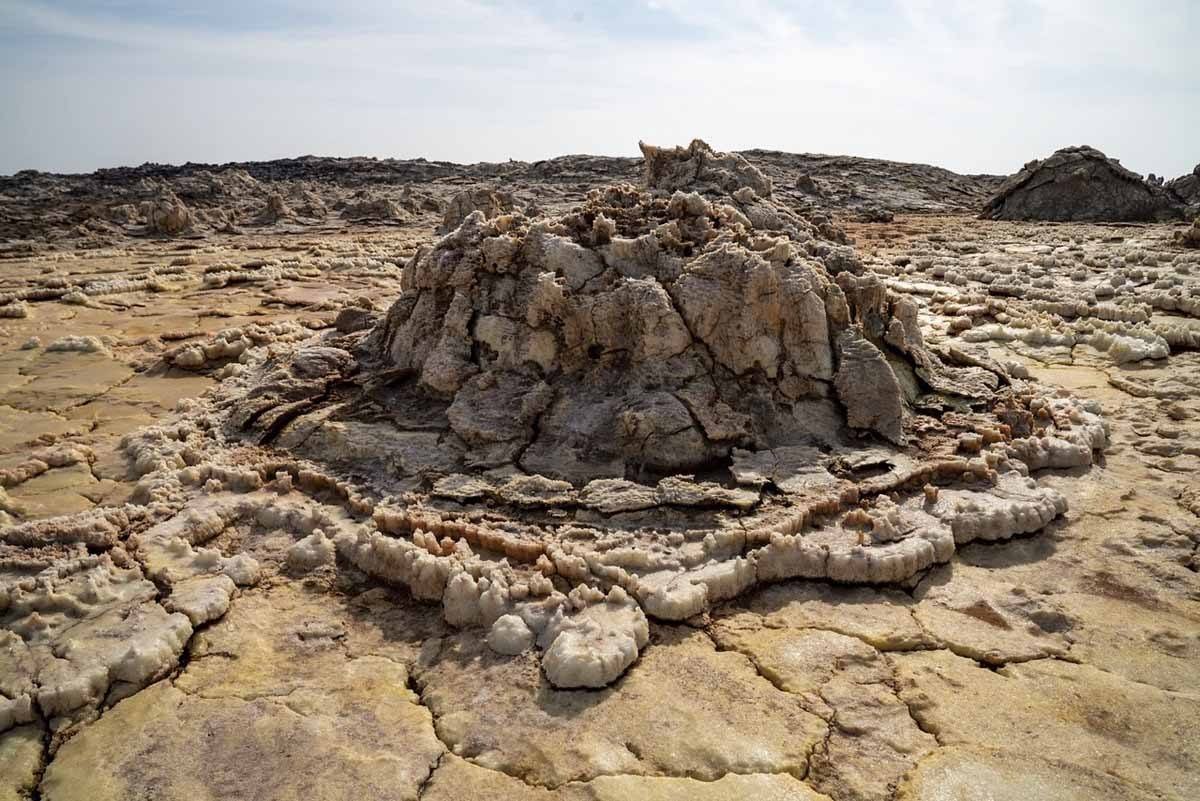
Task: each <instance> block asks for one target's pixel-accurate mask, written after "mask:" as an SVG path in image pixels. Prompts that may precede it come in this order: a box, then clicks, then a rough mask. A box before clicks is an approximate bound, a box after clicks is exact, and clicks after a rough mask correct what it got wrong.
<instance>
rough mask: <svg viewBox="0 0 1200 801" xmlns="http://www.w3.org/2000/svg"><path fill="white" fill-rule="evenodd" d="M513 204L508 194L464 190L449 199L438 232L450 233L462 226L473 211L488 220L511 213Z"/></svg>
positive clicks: (486, 189) (485, 190)
mask: <svg viewBox="0 0 1200 801" xmlns="http://www.w3.org/2000/svg"><path fill="white" fill-rule="evenodd" d="M513 204H514V201H513V196H512V195H511V194H510V193H508V192H504V191H500V190H497V189H488V188H479V189H467V190H464V191H462V192H459V193H458V194H456V195H455V196H454V197H453V198H451V199H450V203H449V205H448V206H447V208H446V213H445V215H443V217H442V227H441V228H439V229H438V231H439V232H440V233H443V234H447V233H450V232H451V231H453V230H454V229H455V228H457V227H458V226H460V225H462V221H463V220H465V219H467V215H469V214H470V213H471V212H473V211H478V212H482V213H483V216H484V217H486V218H487V219H489V220H490V219H491V218H493V217H495V216H496V215H498V214H504V213H507V212H510V211H512V210H513V207H514V205H513Z"/></svg>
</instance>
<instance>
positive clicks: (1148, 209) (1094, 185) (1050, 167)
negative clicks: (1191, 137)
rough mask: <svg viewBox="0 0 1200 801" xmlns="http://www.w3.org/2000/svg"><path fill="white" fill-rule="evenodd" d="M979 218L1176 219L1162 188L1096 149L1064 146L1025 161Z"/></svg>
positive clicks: (1174, 207)
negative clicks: (1039, 157) (1045, 157)
mask: <svg viewBox="0 0 1200 801" xmlns="http://www.w3.org/2000/svg"><path fill="white" fill-rule="evenodd" d="M981 216H983V217H984V218H990V219H994V220H1049V221H1061V222H1079V221H1095V222H1149V221H1153V220H1164V219H1172V218H1175V217H1178V216H1179V209H1178V204H1177V202H1176V201H1175V200H1174V198H1173V197H1172V195H1171V194H1170V193H1169V192H1167V191H1165V190H1164V189H1163V188H1162V187H1160V186H1157V185H1155V184H1153V183H1150V182H1148V181H1145V180H1143V179H1142V177H1141V176H1140V175H1138V174H1137V173H1135V172H1133V171H1131V170H1128V169H1126V168H1125V167H1122V166H1121V164H1120V162H1118V161H1117V160H1116V159H1110V158H1108V157H1107V156H1105V155H1104V154H1103V153H1101V152H1100V151H1099V150H1096V149H1094V148H1091V147H1088V146H1086V145H1083V146H1080V147H1067V148H1063V149H1062V150H1058V151H1056V152H1055V153H1054V154H1053V155H1051V156H1050V157H1049V158H1047V159H1044V160H1041V161H1037V160H1035V161H1031V162H1029V163H1028V164H1026V165H1025V166H1024V167H1022V168H1021V171H1020V172H1018V173H1017V174H1015V175H1013V176H1012V177H1010V178H1009V179H1008V180H1007V181H1005V182H1004V183H1003V184H1002V185H1001V186H1000V188H999V189H998V190H997V191H996V194H995V195H994V196H993V197H992V198H991V199H990V200H989V201H988V202H987V205H986V206H984V209H983V214H982V215H981Z"/></svg>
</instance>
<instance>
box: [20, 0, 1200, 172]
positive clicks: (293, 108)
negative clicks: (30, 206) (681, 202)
mask: <svg viewBox="0 0 1200 801" xmlns="http://www.w3.org/2000/svg"><path fill="white" fill-rule="evenodd" d="M1198 32H1200V0H1142V2H1131V1H1130V0H1123V1H1120V2H1118V0H988V1H987V2H964V3H955V2H949V1H948V0H867V1H866V2H845V1H844V0H811V1H805V0H796V1H795V2H785V0H737V1H736V2H718V0H625V1H623V2H615V1H614V2H591V3H584V2H579V3H568V2H559V1H558V0H526V1H525V2H512V3H500V2H485V0H422V1H421V2H410V1H409V0H357V1H354V0H350V1H345V0H343V2H337V1H336V0H319V1H318V0H259V1H258V2H256V1H255V0H92V2H87V0H58V1H57V2H52V1H51V0H0V109H2V111H0V174H7V173H12V172H15V171H17V170H19V169H23V168H37V169H44V170H54V171H81V170H91V169H94V168H96V167H102V166H114V165H118V164H139V163H141V162H143V161H160V162H174V163H179V162H184V161H189V160H191V161H208V162H223V161H234V160H256V159H270V158H278V157H284V156H297V155H303V154H319V155H373V156H380V157H386V156H395V157H398V158H408V157H416V156H425V157H428V158H434V159H446V160H452V161H479V160H487V161H502V160H504V159H508V158H517V159H526V160H533V159H539V158H546V157H550V156H555V155H562V154H566V153H599V154H608V155H636V153H637V141H638V139H639V138H640V139H645V140H646V141H648V142H652V143H655V144H676V143H686V142H687V141H688V140H690V139H691V138H692V137H695V136H699V137H701V138H704V139H706V140H708V141H709V143H710V144H712V145H713V146H714V147H717V148H718V149H722V150H728V149H744V148H751V147H762V148H772V149H778V150H789V151H796V152H825V153H846V154H854V155H863V156H878V157H883V158H892V159H898V160H904V161H922V162H929V163H933V164H938V165H941V166H945V167H949V168H951V169H954V170H958V171H961V172H997V173H1010V172H1013V171H1015V170H1017V169H1018V168H1020V166H1021V165H1022V164H1023V163H1024V162H1025V161H1027V160H1029V159H1031V158H1035V157H1042V156H1045V155H1047V154H1049V153H1050V152H1052V151H1053V150H1055V149H1057V148H1059V147H1062V146H1064V145H1071V144H1090V145H1093V146H1094V147H1098V148H1100V149H1102V150H1104V151H1106V152H1107V153H1108V154H1109V155H1112V156H1116V157H1118V158H1120V159H1121V160H1122V162H1123V163H1124V164H1125V165H1126V166H1128V167H1130V168H1131V169H1134V170H1136V171H1138V172H1142V173H1145V172H1156V173H1159V174H1165V175H1167V176H1168V177H1173V176H1175V175H1179V174H1181V173H1184V172H1187V171H1189V170H1191V168H1192V166H1193V165H1195V164H1196V163H1197V162H1200V46H1197V44H1196V36H1197V33H1198Z"/></svg>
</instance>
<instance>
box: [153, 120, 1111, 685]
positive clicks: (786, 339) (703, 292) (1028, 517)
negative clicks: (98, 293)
mask: <svg viewBox="0 0 1200 801" xmlns="http://www.w3.org/2000/svg"><path fill="white" fill-rule="evenodd" d="M643 150H644V152H645V153H646V183H647V189H638V188H635V187H633V186H628V185H618V186H612V187H608V188H605V189H601V190H597V191H594V192H592V193H591V195H590V196H589V197H588V199H587V201H586V202H585V203H584V204H583V205H581V206H579V207H578V208H576V209H575V210H573V211H571V212H569V213H567V214H564V215H560V216H535V217H527V216H525V215H524V214H522V213H519V212H510V213H496V214H494V215H493V216H492V217H490V218H489V217H488V216H487V214H486V213H485V211H482V210H475V211H471V212H470V213H469V214H467V216H466V217H465V219H463V221H462V223H461V224H460V225H459V226H458V227H457V228H456V229H455V230H453V231H451V232H449V233H448V234H446V235H445V236H444V237H443V238H442V239H441V240H440V241H439V242H438V243H437V244H436V246H435V247H433V248H432V249H430V250H423V251H420V252H418V254H417V255H416V256H415V257H414V259H413V260H412V261H411V262H410V263H409V264H408V266H407V267H406V268H405V272H404V276H403V282H402V283H403V286H404V287H405V289H404V291H403V292H402V294H401V296H400V297H399V298H398V299H397V300H396V302H395V303H394V304H393V305H392V307H391V309H390V310H389V311H388V313H387V315H386V316H385V317H384V318H383V319H382V320H381V321H380V322H379V323H378V324H377V325H376V326H375V328H374V329H369V330H354V329H357V327H354V326H351V327H348V329H350V330H349V332H348V333H345V334H343V333H342V332H340V331H336V332H333V333H330V334H328V335H326V336H324V337H323V338H318V339H316V340H313V341H309V342H301V343H296V344H294V345H285V344H284V341H283V340H280V341H279V342H277V343H275V344H273V345H271V346H270V347H269V348H266V349H264V344H263V343H264V340H262V339H259V340H258V341H254V340H251V341H246V342H245V346H244V347H242V345H241V343H242V342H243V341H244V340H243V338H242V336H241V334H240V333H238V332H234V335H233V336H232V337H231V336H230V335H225V339H224V340H223V342H224V343H230V342H235V343H238V347H236V348H232V349H230V348H229V347H228V346H227V344H222V343H220V342H215V341H214V342H213V343H212V344H211V345H210V346H201V347H200V348H199V350H198V351H196V357H195V358H193V357H192V356H184V355H183V354H184V353H192V352H193V351H191V350H183V351H179V352H178V353H177V354H176V355H175V356H174V357H173V358H174V359H175V361H176V363H179V364H181V365H184V364H186V365H196V366H197V367H200V366H205V365H208V364H209V363H210V360H211V359H214V358H216V359H222V358H229V357H231V356H236V358H237V359H238V362H239V367H240V368H241V369H239V370H237V371H224V368H222V370H223V372H222V375H223V377H224V378H225V381H224V383H223V384H222V385H221V389H220V391H219V392H218V393H217V394H216V395H215V396H214V397H213V398H212V399H210V400H209V401H205V404H207V405H209V406H211V410H210V411H201V410H200V409H198V408H197V409H192V410H191V411H190V413H189V414H188V415H187V419H189V420H191V419H195V418H196V416H197V415H198V414H199V415H201V416H203V417H205V418H206V419H211V424H210V425H211V427H210V428H208V429H204V430H207V431H208V433H207V434H205V433H203V432H204V430H198V431H196V432H195V433H194V434H193V436H196V435H201V441H199V442H193V443H191V444H189V445H187V446H186V448H185V449H182V450H181V446H180V442H179V440H177V439H176V438H175V437H174V436H171V437H164V436H163V434H164V433H165V432H160V433H158V434H153V433H152V434H149V435H147V436H145V437H143V438H142V439H140V440H139V443H141V444H138V445H137V446H136V450H137V452H138V453H139V457H138V463H139V465H140V466H141V468H140V469H142V470H143V471H144V472H147V473H148V477H147V479H143V481H147V480H148V479H149V477H150V476H155V475H159V474H161V472H162V471H163V470H167V471H168V474H169V475H174V476H175V479H173V480H175V481H180V482H182V484H183V485H185V486H190V487H204V488H205V492H206V493H207V495H208V497H209V498H210V499H211V500H209V501H207V502H206V503H217V504H218V505H221V504H225V506H222V508H228V509H234V510H237V509H241V510H243V511H238V512H236V513H233V512H231V513H229V514H233V515H234V517H235V518H237V519H243V518H245V517H246V516H247V515H250V517H251V518H252V519H255V520H257V521H258V522H259V524H260V525H273V526H277V527H278V526H283V527H284V528H285V529H286V530H287V531H291V532H294V534H295V536H296V538H297V541H296V542H295V544H294V545H293V546H292V547H291V548H290V549H288V550H287V551H286V552H284V553H281V554H279V555H277V556H276V557H273V558H274V559H275V560H276V561H277V562H278V563H279V564H281V565H285V566H286V567H287V568H288V569H289V570H293V571H296V572H304V571H306V570H312V569H319V570H328V569H337V568H338V567H341V566H348V565H353V566H354V567H356V568H358V569H359V570H362V571H364V572H366V573H368V574H370V575H372V576H374V577H376V578H378V579H380V580H382V581H385V582H389V583H395V584H399V585H403V586H406V587H408V588H409V590H411V592H412V593H413V595H414V596H416V597H417V598H420V599H425V600H430V601H436V602H440V603H441V605H442V608H443V614H444V616H445V618H446V620H447V621H448V622H450V623H451V624H452V625H455V626H460V627H476V626H478V627H481V628H483V629H486V630H487V631H488V634H487V641H488V642H489V643H490V644H491V645H492V646H493V647H494V649H495V650H497V651H499V652H502V653H517V652H522V651H525V650H528V649H529V648H533V647H536V648H537V649H538V650H539V651H540V652H541V654H542V666H543V670H544V672H545V674H546V676H547V678H548V679H549V680H550V681H551V683H553V684H555V685H556V686H560V687H578V686H586V687H598V686H603V685H605V684H607V683H609V682H611V681H613V680H614V679H616V678H617V677H618V676H620V675H621V673H622V672H623V671H624V670H625V669H626V668H628V666H629V665H630V664H632V662H633V661H634V660H635V659H636V658H637V656H638V653H639V651H640V650H641V649H642V648H644V647H645V645H646V643H647V642H648V628H647V616H650V617H654V618H658V619H660V620H685V619H688V618H691V617H693V616H695V615H697V614H701V613H703V612H705V611H706V610H708V609H710V608H711V607H712V605H713V604H716V603H719V602H721V601H723V600H726V599H729V598H732V597H734V596H736V595H738V594H739V593H742V592H744V591H745V590H746V589H747V588H749V587H751V586H754V585H755V584H758V583H760V582H768V581H779V580H783V579H787V578H794V577H804V578H825V579H832V580H835V581H847V582H860V583H861V582H867V583H893V582H903V581H905V580H909V579H911V578H912V577H913V576H914V575H916V574H918V573H919V572H920V571H922V570H925V569H926V568H928V567H930V566H931V565H934V564H936V563H939V562H945V561H947V560H948V559H949V558H950V557H951V555H952V554H953V552H954V550H955V548H956V547H957V546H958V545H961V544H963V543H966V542H970V541H973V540H976V539H1005V538H1008V537H1011V536H1014V535H1017V534H1024V533H1029V532H1033V531H1037V530H1038V529H1040V528H1041V527H1043V526H1045V525H1046V524H1047V523H1048V522H1050V521H1051V520H1053V519H1054V518H1055V517H1056V516H1058V515H1060V514H1062V513H1063V511H1064V510H1065V501H1064V500H1063V498H1062V496H1061V495H1059V494H1058V493H1057V492H1055V491H1053V490H1050V489H1047V488H1044V487H1041V486H1039V485H1038V483H1037V482H1036V481H1034V480H1033V479H1031V478H1029V477H1028V475H1027V474H1028V472H1029V471H1030V470H1034V469H1042V468H1064V467H1071V466H1079V465H1086V464H1089V463H1090V462H1091V460H1092V455H1093V452H1094V451H1095V450H1097V449H1100V448H1103V447H1104V445H1105V442H1106V434H1105V429H1104V425H1103V423H1102V422H1101V420H1100V419H1099V417H1098V415H1097V414H1096V408H1095V407H1094V406H1090V405H1086V404H1080V403H1079V402H1077V401H1075V400H1073V399H1071V398H1068V397H1054V398H1047V397H1045V396H1044V394H1042V393H1041V392H1039V390H1038V388H1037V387H1036V386H1035V385H1033V384H1030V383H1028V382H1026V381H1024V380H1023V379H1022V378H1020V377H1019V374H1017V373H1013V372H1010V371H1008V370H1006V369H1005V368H1003V367H1002V366H999V365H996V364H993V363H990V362H987V361H986V360H983V361H980V362H979V363H976V364H967V365H963V364H959V365H957V366H951V365H948V364H946V363H945V362H944V361H943V360H942V359H941V358H940V357H939V356H938V355H936V354H935V353H934V352H933V351H932V350H930V349H929V348H928V347H927V346H926V345H925V343H924V341H923V338H922V335H921V332H920V329H919V326H918V323H917V312H918V308H917V306H916V304H915V303H914V302H913V301H912V299H910V298H908V297H905V296H904V295H903V294H898V293H896V292H893V291H891V290H889V289H888V287H887V286H886V285H885V284H884V282H883V281H882V279H880V278H879V277H878V276H876V275H874V274H873V273H871V272H870V271H868V270H866V269H865V268H864V267H863V265H862V264H861V262H860V261H859V259H858V257H857V256H856V254H855V252H854V251H853V250H852V249H851V248H849V247H846V246H845V245H844V244H842V240H843V239H844V236H841V235H839V233H838V232H836V231H833V230H831V229H830V227H829V226H828V222H827V221H823V220H810V219H809V218H806V217H804V216H802V215H801V214H798V213H797V212H795V211H793V210H792V209H790V208H788V207H787V206H786V205H784V204H782V203H779V202H777V201H776V200H775V199H773V197H772V194H771V183H770V181H769V180H767V179H766V178H765V176H763V175H762V174H761V173H760V172H759V171H758V170H757V169H756V168H754V167H753V166H752V165H750V164H749V163H748V162H746V161H745V160H744V159H743V158H741V157H740V156H736V155H728V154H720V153H714V152H713V151H711V149H710V148H708V147H707V145H705V144H704V143H702V142H699V141H697V142H693V143H692V145H691V146H690V147H688V148H676V149H673V150H666V149H659V148H654V147H650V146H643ZM189 347H190V348H196V347H197V346H189ZM210 350H211V351H212V353H211V354H210ZM235 351H236V352H235ZM208 437H212V438H214V439H215V440H216V441H218V442H219V441H220V440H228V439H230V438H233V439H234V440H237V439H243V440H246V439H249V440H251V441H254V442H257V443H260V444H262V445H269V446H272V447H275V448H278V449H281V450H285V451H288V452H290V455H291V457H292V458H303V459H307V460H310V463H316V465H319V467H305V466H304V464H305V463H300V464H299V466H297V467H295V468H287V469H285V470H282V472H280V469H278V468H270V467H264V468H263V469H261V470H258V471H257V472H255V473H254V474H253V475H251V476H250V477H249V479H236V480H233V481H232V483H231V481H230V478H231V476H230V474H229V471H230V469H231V468H230V467H222V468H220V471H224V472H221V475H223V476H226V478H216V477H215V475H216V473H214V471H217V470H218V468H217V465H220V464H224V463H225V461H224V460H225V459H226V458H232V456H230V457H222V456H221V454H222V452H223V451H222V448H228V446H227V445H226V446H221V448H217V447H214V446H213V445H209V446H206V445H203V444H202V442H203V440H204V439H205V438H208ZM197 452H206V453H208V454H210V456H208V457H205V458H206V459H208V461H207V462H204V464H210V466H209V467H206V468H205V470H206V471H207V475H208V477H206V473H204V472H199V473H198V472H197V470H196V468H189V467H187V465H190V464H197V461H196V460H197V457H196V456H195V454H196V453H197ZM184 453H189V454H192V455H191V456H189V457H188V458H187V459H186V460H183V461H180V458H181V456H182V455H183V454H184ZM243 458H244V457H243ZM171 471H175V472H174V473H172V472H171ZM185 474H186V475H185ZM237 475H240V473H238V471H236V470H235V471H234V472H233V476H237ZM321 475H328V476H333V475H360V476H361V475H369V476H371V478H370V479H369V480H368V481H366V482H365V483H356V482H350V483H341V482H339V481H337V480H334V479H332V478H329V479H320V481H318V479H317V478H315V477H316V476H321ZM272 476H275V477H274V478H272ZM322 482H324V483H323V484H322ZM167 483H168V484H169V483H170V481H168V482H167ZM265 483H269V484H270V485H271V486H273V487H275V489H276V491H277V492H278V493H282V494H281V495H280V497H290V496H291V494H293V493H294V492H296V491H297V489H298V488H299V487H300V486H301V485H303V484H307V485H309V486H310V489H309V490H303V497H302V505H303V506H304V508H305V509H307V511H301V510H296V511H295V512H294V513H293V512H287V513H285V514H282V516H281V515H280V514H278V513H275V514H266V512H265V511H263V510H265V509H267V508H271V507H272V506H273V505H278V503H279V502H278V501H275V502H272V503H268V501H267V500H266V497H269V494H270V493H269V491H268V490H267V489H265V488H264V484H265ZM314 483H315V484H320V485H322V486H336V487H337V488H338V489H337V491H336V493H335V494H334V495H333V496H329V495H328V492H327V491H325V490H321V491H319V492H317V491H315V490H313V489H312V487H313V486H314ZM239 487H240V489H239ZM159 491H160V492H161V491H165V490H159ZM188 492H190V491H187V490H185V494H187V493H188ZM247 493H248V494H247ZM168 494H170V493H168ZM260 496H262V499H261V500H255V499H256V498H259V497H260ZM222 498H224V499H225V500H219V499H222ZM238 498H242V499H243V500H237V499H238ZM369 498H373V499H377V500H369ZM246 504H249V506H246ZM252 510H259V511H252ZM223 514H224V513H223ZM226 516H227V515H226ZM222 519H225V518H224V517H223V518H222ZM185 539H186V538H185ZM138 543H140V545H139V548H140V552H143V553H144V554H145V555H146V556H145V558H146V559H147V562H146V563H147V565H148V566H149V567H150V568H151V569H154V570H155V571H156V573H155V575H163V576H169V575H170V574H169V573H163V572H162V569H161V568H156V567H155V565H157V564H158V563H159V562H158V560H160V559H166V558H168V557H170V558H171V559H175V560H182V564H183V565H185V566H194V565H196V564H197V561H196V559H195V558H194V557H193V556H191V555H190V553H189V552H188V551H187V548H185V547H183V546H182V545H179V546H172V547H166V546H165V545H163V546H154V545H153V544H152V541H148V540H146V539H145V538H144V537H143V538H139V539H138ZM185 544H186V543H185ZM331 548H332V549H333V550H334V551H335V552H336V559H337V562H336V565H333V564H331V563H330V560H331V553H330V549H331ZM222 558H223V559H229V558H232V557H222ZM201 564H203V565H205V566H206V568H207V569H209V570H216V571H218V573H219V572H222V571H223V572H225V573H226V574H227V575H230V576H231V577H233V578H234V581H235V582H236V581H239V579H238V578H237V572H238V571H237V569H236V566H232V567H231V568H226V567H224V566H223V565H224V563H223V562H222V561H221V560H220V559H217V560H213V559H208V560H201ZM270 564H271V561H270V559H268V563H267V568H265V569H271V568H270V567H269V565H270ZM189 569H192V568H190V567H189ZM231 570H232V571H233V572H231ZM252 579H253V574H252V573H251V574H249V575H247V577H246V580H252Z"/></svg>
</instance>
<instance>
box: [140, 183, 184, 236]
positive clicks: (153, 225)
mask: <svg viewBox="0 0 1200 801" xmlns="http://www.w3.org/2000/svg"><path fill="white" fill-rule="evenodd" d="M142 214H143V216H144V217H145V218H146V230H147V231H148V232H149V233H152V234H164V235H166V236H175V235H176V234H181V233H184V232H185V231H187V230H188V229H189V228H191V227H192V213H191V211H190V210H189V209H188V207H187V206H185V205H184V204H183V201H181V200H180V199H179V198H178V197H176V196H175V193H174V192H172V191H170V190H169V189H168V190H164V191H163V192H161V193H160V194H159V195H158V197H156V198H155V199H154V200H150V201H147V202H146V203H144V204H143V208H142Z"/></svg>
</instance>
